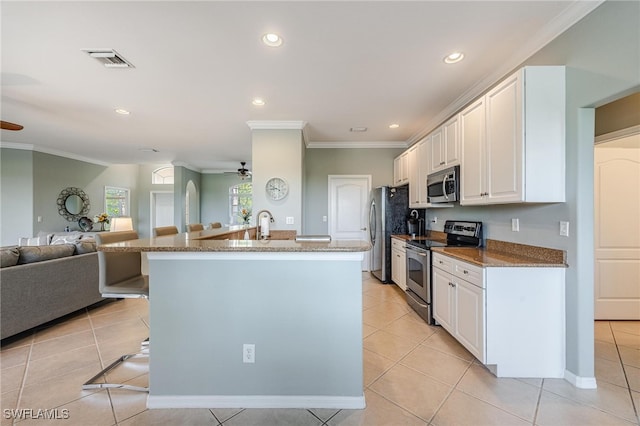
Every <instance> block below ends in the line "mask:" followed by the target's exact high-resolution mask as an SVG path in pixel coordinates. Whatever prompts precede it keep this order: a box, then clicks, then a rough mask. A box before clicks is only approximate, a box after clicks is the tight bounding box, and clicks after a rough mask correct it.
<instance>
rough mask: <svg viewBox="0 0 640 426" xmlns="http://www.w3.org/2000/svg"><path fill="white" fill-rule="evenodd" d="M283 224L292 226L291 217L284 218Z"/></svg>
mask: <svg viewBox="0 0 640 426" xmlns="http://www.w3.org/2000/svg"><path fill="white" fill-rule="evenodd" d="M285 223H286V224H287V225H293V216H287V217H286V218H285Z"/></svg>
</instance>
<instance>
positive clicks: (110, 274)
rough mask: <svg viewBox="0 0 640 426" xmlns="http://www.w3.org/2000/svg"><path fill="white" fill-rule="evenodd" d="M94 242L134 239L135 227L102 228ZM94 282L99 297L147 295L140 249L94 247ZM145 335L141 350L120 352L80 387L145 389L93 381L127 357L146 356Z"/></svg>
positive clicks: (138, 296)
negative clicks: (137, 351)
mask: <svg viewBox="0 0 640 426" xmlns="http://www.w3.org/2000/svg"><path fill="white" fill-rule="evenodd" d="M95 239H96V244H97V245H101V244H110V243H117V242H120V241H129V240H137V239H138V233H137V232H136V231H120V232H104V233H98V234H96V235H95ZM98 268H99V272H98V286H99V290H100V293H101V294H102V297H113V298H118V299H120V298H145V299H148V298H149V276H148V275H142V272H141V254H140V252H105V251H101V250H99V251H98ZM145 345H148V339H147V340H146V341H145V342H143V343H142V346H143V350H142V352H141V353H137V354H128V355H122V356H121V357H120V358H118V359H117V360H115V361H114V362H113V363H111V364H110V365H109V366H107V367H106V368H104V369H103V370H102V371H100V372H99V373H98V374H96V375H95V376H93V377H92V378H90V379H89V380H88V381H87V382H85V383H84V384H83V385H82V389H85V390H86V389H96V388H118V389H128V390H134V391H141V392H148V391H149V388H147V387H140V386H131V385H125V384H122V383H95V381H96V380H97V379H99V378H101V377H102V376H104V375H105V374H106V373H108V372H109V371H111V370H113V369H114V368H116V367H117V366H118V365H120V364H122V363H123V362H124V361H126V360H128V359H130V358H136V357H147V356H148V348H146V349H145V348H144V347H145Z"/></svg>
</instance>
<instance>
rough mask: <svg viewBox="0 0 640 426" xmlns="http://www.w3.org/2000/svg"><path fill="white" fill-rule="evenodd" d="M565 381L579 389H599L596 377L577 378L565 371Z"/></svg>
mask: <svg viewBox="0 0 640 426" xmlns="http://www.w3.org/2000/svg"><path fill="white" fill-rule="evenodd" d="M564 379H565V380H566V381H567V382H569V383H571V384H572V385H573V386H575V387H577V388H579V389H597V388H598V384H597V383H596V378H595V377H581V376H576V375H575V374H573V373H572V372H571V371H569V370H564Z"/></svg>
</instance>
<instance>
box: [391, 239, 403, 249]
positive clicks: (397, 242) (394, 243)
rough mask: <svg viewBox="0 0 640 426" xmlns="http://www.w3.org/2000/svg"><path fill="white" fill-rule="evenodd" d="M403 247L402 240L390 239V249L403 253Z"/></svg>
mask: <svg viewBox="0 0 640 426" xmlns="http://www.w3.org/2000/svg"><path fill="white" fill-rule="evenodd" d="M404 247H405V243H404V241H403V240H400V239H398V238H391V249H392V250H393V249H395V250H401V251H405V249H404Z"/></svg>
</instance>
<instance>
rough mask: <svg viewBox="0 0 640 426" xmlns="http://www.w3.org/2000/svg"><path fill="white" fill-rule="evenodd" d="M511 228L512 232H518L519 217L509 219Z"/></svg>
mask: <svg viewBox="0 0 640 426" xmlns="http://www.w3.org/2000/svg"><path fill="white" fill-rule="evenodd" d="M511 230H512V231H513V232H520V219H518V218H513V219H511Z"/></svg>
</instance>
